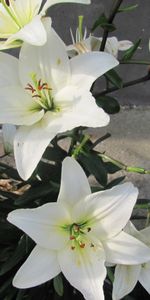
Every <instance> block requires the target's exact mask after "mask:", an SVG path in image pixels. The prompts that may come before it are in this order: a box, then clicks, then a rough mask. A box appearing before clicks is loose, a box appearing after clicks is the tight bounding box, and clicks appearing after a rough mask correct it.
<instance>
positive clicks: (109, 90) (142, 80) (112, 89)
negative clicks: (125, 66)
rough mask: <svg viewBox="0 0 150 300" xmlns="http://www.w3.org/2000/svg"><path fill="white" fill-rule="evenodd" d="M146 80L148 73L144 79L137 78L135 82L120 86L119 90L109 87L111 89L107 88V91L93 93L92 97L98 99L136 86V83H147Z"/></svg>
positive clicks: (149, 78) (149, 75)
mask: <svg viewBox="0 0 150 300" xmlns="http://www.w3.org/2000/svg"><path fill="white" fill-rule="evenodd" d="M148 80H150V73H148V74H147V75H146V76H144V77H140V78H137V79H135V80H132V81H128V82H125V83H123V85H122V87H121V88H118V87H111V88H109V89H107V90H104V91H102V92H101V93H93V96H94V97H95V98H97V97H100V96H104V95H106V94H109V93H112V92H115V91H118V90H120V89H122V88H126V87H128V86H132V85H136V84H138V83H142V82H146V81H148Z"/></svg>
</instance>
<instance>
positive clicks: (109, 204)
mask: <svg viewBox="0 0 150 300" xmlns="http://www.w3.org/2000/svg"><path fill="white" fill-rule="evenodd" d="M137 194H138V191H137V188H135V187H134V186H133V185H132V184H131V183H125V184H122V185H119V186H116V187H114V188H112V189H110V190H106V191H102V192H97V193H94V194H91V191H90V186H89V183H88V180H87V178H86V175H85V173H84V172H83V170H82V168H81V167H80V165H79V164H78V163H77V162H76V161H75V160H74V159H73V158H70V157H67V158H65V160H64V161H63V163H62V176H61V185H60V192H59V196H58V200H57V202H56V203H47V204H45V205H43V206H41V207H38V208H35V209H17V210H15V211H12V212H11V213H10V214H9V215H8V221H9V222H11V223H12V224H14V225H16V226H17V227H19V228H20V229H22V230H23V231H24V232H26V233H27V234H28V235H29V236H30V237H31V238H32V239H33V240H34V241H35V242H36V244H37V245H36V246H35V248H34V249H33V251H32V252H31V254H30V256H29V257H28V259H27V260H26V261H25V263H24V264H23V265H22V267H21V268H20V269H19V271H18V272H17V274H16V275H15V278H14V280H13V285H14V286H16V287H18V288H29V287H34V286H36V285H39V284H42V283H44V282H46V281H47V280H50V279H52V278H53V277H55V276H56V275H57V274H59V273H60V272H63V274H64V276H65V277H66V278H67V280H68V281H69V282H70V284H71V285H73V286H74V287H75V288H77V289H78V290H79V291H80V292H81V293H82V294H83V296H84V297H85V299H87V300H103V299H104V295H103V281H104V279H105V276H106V268H105V261H106V260H107V261H108V258H109V260H110V262H112V263H118V262H120V263H124V264H126V263H127V262H130V264H137V263H139V262H140V263H141V262H143V261H144V260H145V259H146V260H148V259H149V258H150V252H149V248H148V247H146V246H145V245H144V244H143V243H141V242H140V241H138V240H137V239H135V238H134V237H132V236H130V235H128V234H127V233H124V232H123V231H122V229H123V228H124V226H125V225H126V223H127V221H128V220H129V218H130V216H131V212H132V209H133V206H134V204H135V202H136V199H137Z"/></svg>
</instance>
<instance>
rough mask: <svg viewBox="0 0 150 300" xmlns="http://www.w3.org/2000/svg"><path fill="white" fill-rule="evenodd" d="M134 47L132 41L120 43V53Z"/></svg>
mask: <svg viewBox="0 0 150 300" xmlns="http://www.w3.org/2000/svg"><path fill="white" fill-rule="evenodd" d="M132 46H133V43H132V42H131V41H128V40H124V41H119V50H120V51H125V50H128V49H129V48H131V47H132Z"/></svg>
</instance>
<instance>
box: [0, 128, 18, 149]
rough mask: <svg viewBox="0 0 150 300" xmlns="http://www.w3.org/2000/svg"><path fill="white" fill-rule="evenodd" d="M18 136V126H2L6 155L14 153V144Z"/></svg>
mask: <svg viewBox="0 0 150 300" xmlns="http://www.w3.org/2000/svg"><path fill="white" fill-rule="evenodd" d="M15 134H16V126H15V125H12V124H4V125H2V137H3V145H4V151H5V153H6V154H10V153H13V148H14V145H13V142H14V137H15Z"/></svg>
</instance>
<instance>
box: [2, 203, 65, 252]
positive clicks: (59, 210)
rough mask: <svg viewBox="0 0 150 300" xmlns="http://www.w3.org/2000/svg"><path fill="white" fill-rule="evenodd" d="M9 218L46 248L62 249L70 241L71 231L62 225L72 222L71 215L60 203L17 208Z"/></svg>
mask: <svg viewBox="0 0 150 300" xmlns="http://www.w3.org/2000/svg"><path fill="white" fill-rule="evenodd" d="M7 219H8V221H9V222H10V223H12V224H14V225H15V226H17V227H18V228H20V229H21V230H23V231H24V232H25V233H26V234H28V235H29V236H30V237H31V238H32V239H33V240H34V241H35V242H36V243H37V244H38V245H40V246H41V247H44V248H46V249H53V250H55V249H62V248H63V247H64V246H65V245H66V243H67V242H68V241H69V233H68V232H67V231H65V230H64V229H62V226H63V225H64V224H65V225H67V224H70V216H69V214H68V212H67V210H65V208H64V207H63V206H62V205H60V204H58V203H47V204H45V205H42V206H40V207H38V208H34V209H16V210H14V211H12V212H11V213H9V214H8V218H7Z"/></svg>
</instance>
